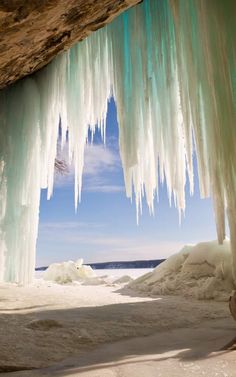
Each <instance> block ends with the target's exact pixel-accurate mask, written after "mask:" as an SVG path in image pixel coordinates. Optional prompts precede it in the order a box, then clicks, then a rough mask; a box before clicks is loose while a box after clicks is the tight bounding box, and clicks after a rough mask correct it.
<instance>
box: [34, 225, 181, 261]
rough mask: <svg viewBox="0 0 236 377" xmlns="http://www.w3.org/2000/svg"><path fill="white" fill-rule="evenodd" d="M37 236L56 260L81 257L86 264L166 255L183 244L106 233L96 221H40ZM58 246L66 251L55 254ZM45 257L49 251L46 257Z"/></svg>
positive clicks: (165, 256) (103, 227)
mask: <svg viewBox="0 0 236 377" xmlns="http://www.w3.org/2000/svg"><path fill="white" fill-rule="evenodd" d="M40 239H41V242H42V241H43V244H44V245H46V247H47V248H48V247H50V245H51V246H52V248H53V250H54V254H55V255H56V258H59V260H63V259H68V258H74V259H76V258H77V257H83V258H84V260H85V261H86V262H87V263H92V262H108V261H115V260H138V259H141V260H142V259H161V258H167V257H168V256H170V255H171V254H173V253H176V252H177V251H178V250H179V249H180V248H181V247H182V246H183V243H182V242H179V241H156V240H153V239H145V238H143V237H137V236H134V235H133V236H130V237H129V236H128V237H127V236H122V235H121V236H119V235H115V236H113V235H109V234H107V232H106V224H97V223H74V222H61V223H44V224H41V226H40ZM55 240H56V241H57V244H55ZM60 247H62V249H63V250H67V253H66V256H65V253H64V252H63V253H61V252H60V253H59V254H58V253H57V252H56V253H55V251H56V250H57V248H60ZM78 251H79V254H78ZM40 254H41V253H40ZM49 258H50V252H49V253H48V254H47V260H48V259H49ZM40 259H41V258H40ZM56 260H57V259H56ZM50 263H51V261H50ZM43 264H45V263H44V261H42V262H41V263H40V261H38V265H43Z"/></svg>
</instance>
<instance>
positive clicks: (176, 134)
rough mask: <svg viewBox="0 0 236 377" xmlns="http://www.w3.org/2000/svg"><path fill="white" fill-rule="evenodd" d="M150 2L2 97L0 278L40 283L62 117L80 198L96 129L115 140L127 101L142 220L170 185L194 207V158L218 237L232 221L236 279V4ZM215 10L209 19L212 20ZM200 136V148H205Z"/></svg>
mask: <svg viewBox="0 0 236 377" xmlns="http://www.w3.org/2000/svg"><path fill="white" fill-rule="evenodd" d="M185 3H186V2H184V1H168V0H163V1H152V0H145V1H144V2H143V3H142V4H140V5H139V6H136V7H133V8H132V9H130V10H128V11H127V12H126V13H124V14H123V15H121V16H120V17H118V18H117V19H116V20H114V21H113V22H112V23H111V24H109V25H107V26H106V27H104V28H102V29H100V30H98V31H97V32H95V33H93V34H91V36H89V37H88V38H87V39H85V40H84V41H83V42H81V43H78V44H77V45H76V46H74V47H73V48H72V49H71V50H69V51H68V52H65V53H64V54H61V55H60V56H59V57H58V58H56V59H55V60H54V61H53V62H52V64H50V65H48V66H47V67H46V68H45V69H44V70H42V71H40V72H38V73H37V74H35V75H33V76H31V77H30V78H26V79H24V80H21V81H20V82H18V83H16V84H15V85H13V86H11V87H9V88H7V89H6V90H2V91H1V93H0V136H1V137H0V254H1V255H0V261H1V262H3V263H1V272H0V277H2V278H3V279H4V280H5V281H12V282H20V283H29V282H30V281H32V279H33V274H34V266H35V247H36V239H37V230H38V216H39V201H40V189H41V188H48V198H50V197H51V195H52V193H53V180H54V162H55V157H56V153H57V138H58V125H59V119H60V124H61V141H62V147H63V144H64V143H65V141H66V134H67V131H68V135H69V138H68V144H69V148H68V150H69V152H68V153H69V161H70V162H73V164H74V168H75V207H77V201H78V199H79V200H80V196H81V187H82V173H83V165H84V150H85V145H86V143H87V139H88V130H89V128H90V129H91V130H92V132H94V131H95V127H96V125H97V126H98V128H99V129H100V131H101V133H102V136H103V137H104V141H105V121H106V114H107V102H108V100H109V98H110V97H111V95H113V96H114V98H115V101H116V104H117V116H118V124H119V145H120V155H121V160H122V165H123V170H124V180H125V187H126V194H127V196H128V197H129V198H132V193H133V192H134V194H135V202H136V208H137V219H138V217H139V214H140V212H141V211H142V199H143V197H144V196H145V198H146V201H147V203H148V206H149V208H150V212H153V211H154V204H153V203H154V198H155V196H158V185H159V184H160V182H163V181H164V179H165V180H166V184H167V190H168V195H169V201H170V202H173V203H174V205H176V206H177V208H178V210H179V216H180V218H181V215H182V213H183V212H184V210H185V185H186V175H188V178H189V182H190V191H191V192H192V191H193V159H192V156H193V151H194V150H195V151H196V155H197V161H198V176H199V184H200V191H201V196H202V197H206V196H208V195H211V196H212V198H213V202H214V209H215V217H216V227H217V234H218V240H219V242H220V243H222V242H223V239H224V237H225V214H226V211H225V210H226V207H227V216H228V220H229V227H230V236H231V242H232V251H233V252H234V257H233V259H232V265H233V266H234V271H235V274H236V180H235V179H234V177H235V176H236V150H235V144H236V127H235V114H236V111H235V104H236V100H235V96H236V90H235V79H234V78H235V44H234V40H233V38H232V35H234V32H235V23H234V18H233V17H229V15H231V14H233V13H234V12H233V9H234V8H233V3H234V2H232V1H217V2H211V1H194V0H190V1H188V2H187V3H188V5H187V6H186V4H185ZM206 15H207V16H206ZM193 140H194V143H193Z"/></svg>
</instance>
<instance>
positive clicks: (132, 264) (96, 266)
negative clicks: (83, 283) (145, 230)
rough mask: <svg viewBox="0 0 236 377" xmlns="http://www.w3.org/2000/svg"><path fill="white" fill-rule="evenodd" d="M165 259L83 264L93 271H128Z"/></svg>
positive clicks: (37, 268)
mask: <svg viewBox="0 0 236 377" xmlns="http://www.w3.org/2000/svg"><path fill="white" fill-rule="evenodd" d="M164 261H165V259H151V260H135V261H115V262H99V263H85V265H87V266H91V267H92V269H93V270H108V269H125V268H127V269H130V268H155V267H156V266H158V265H159V264H161V263H162V262H164ZM47 268H48V266H46V267H45V266H44V267H36V268H35V271H45V270H46V269H47Z"/></svg>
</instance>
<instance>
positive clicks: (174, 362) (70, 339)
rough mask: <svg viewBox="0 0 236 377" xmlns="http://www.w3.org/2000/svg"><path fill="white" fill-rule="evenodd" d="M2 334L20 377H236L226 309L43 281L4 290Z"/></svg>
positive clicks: (0, 352)
mask: <svg viewBox="0 0 236 377" xmlns="http://www.w3.org/2000/svg"><path fill="white" fill-rule="evenodd" d="M96 272H98V270H97V271H96ZM103 272H105V273H106V275H107V274H108V270H105V271H101V270H100V271H99V274H102V275H103ZM123 272H125V275H127V274H130V275H132V273H131V271H129V272H128V270H124V271H118V270H112V274H113V275H115V276H116V277H117V278H118V275H119V277H121V276H123V275H124V273H123ZM140 272H141V271H134V273H135V274H137V273H140ZM133 277H134V275H133ZM0 334H1V336H0V371H2V372H4V371H5V372H7V371H8V372H13V371H14V370H15V371H16V372H15V373H13V375H14V376H17V377H21V376H22V377H24V376H28V377H37V376H68V377H69V376H70V377H72V376H80V377H118V376H119V377H140V376H145V377H154V376H155V377H157V376H161V377H175V376H181V377H182V376H184V377H192V376H195V377H196V376H197V377H198V376H207V377H213V376H214V377H215V376H217V377H219V376H220V377H221V376H222V377H223V376H224V377H226V376H227V377H235V374H234V373H235V370H236V357H235V354H234V352H232V353H228V352H225V351H224V352H223V351H220V350H221V348H222V347H223V346H225V344H226V343H228V342H229V341H230V340H231V339H232V338H233V337H234V336H235V335H236V327H235V322H234V321H233V319H232V318H231V316H230V314H229V310H228V304H227V303H226V302H215V301H213V300H211V301H198V300H195V299H193V298H191V299H185V298H182V297H180V296H158V297H155V298H152V297H146V296H145V295H143V294H139V293H136V292H134V291H132V290H130V289H128V288H127V286H126V287H125V286H124V285H123V284H118V283H116V284H112V283H111V284H104V285H95V286H94V285H93V286H90V285H84V284H82V283H81V282H74V283H69V284H56V283H54V282H50V281H45V280H43V279H40V278H38V279H36V280H35V282H34V284H32V285H31V286H28V287H19V286H16V285H10V284H2V285H0ZM232 354H234V356H232ZM50 366H51V367H50ZM43 367H44V368H46V369H41V368H43ZM32 368H39V369H37V370H34V369H32ZM48 368H49V369H48ZM21 369H22V370H21ZM25 369H30V370H29V371H24V370H25ZM10 375H11V374H10ZM2 376H9V373H7V374H5V373H3V374H2Z"/></svg>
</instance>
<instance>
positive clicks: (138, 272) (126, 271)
mask: <svg viewBox="0 0 236 377" xmlns="http://www.w3.org/2000/svg"><path fill="white" fill-rule="evenodd" d="M94 271H95V273H96V274H97V276H104V275H108V276H110V277H113V276H114V277H117V278H119V277H121V276H124V275H128V276H130V277H131V278H133V279H136V278H138V277H139V276H142V275H144V274H146V273H148V272H151V271H153V269H152V268H112V269H104V270H103V269H101V270H94ZM43 273H44V271H35V277H36V278H37V279H40V278H42V276H43Z"/></svg>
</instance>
